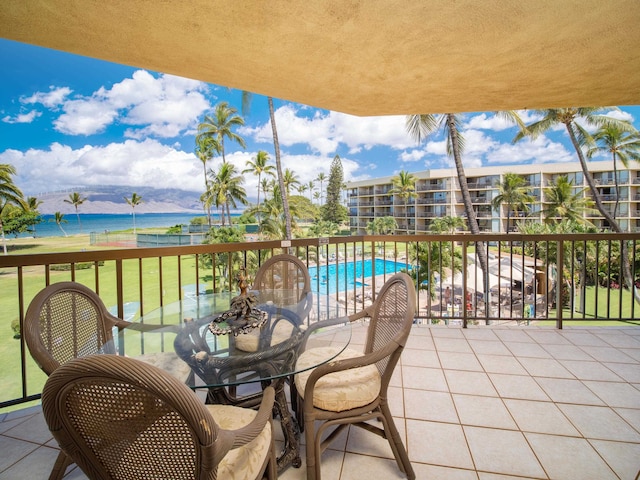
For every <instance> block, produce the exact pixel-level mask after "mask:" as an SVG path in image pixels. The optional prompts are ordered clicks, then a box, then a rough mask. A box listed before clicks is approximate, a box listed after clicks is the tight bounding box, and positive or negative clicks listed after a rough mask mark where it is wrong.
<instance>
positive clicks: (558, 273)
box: [545, 240, 564, 330]
mask: <svg viewBox="0 0 640 480" xmlns="http://www.w3.org/2000/svg"><path fill="white" fill-rule="evenodd" d="M557 249H558V262H557V263H558V264H557V265H556V276H557V278H556V328H558V329H559V330H562V285H563V279H562V277H563V272H564V241H563V240H558V246H557ZM545 289H546V290H547V295H546V298H547V302H548V300H549V279H548V278H547V285H546V286H545ZM548 311H549V308H548V306H547V312H548Z"/></svg>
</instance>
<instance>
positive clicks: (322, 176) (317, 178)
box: [316, 172, 327, 203]
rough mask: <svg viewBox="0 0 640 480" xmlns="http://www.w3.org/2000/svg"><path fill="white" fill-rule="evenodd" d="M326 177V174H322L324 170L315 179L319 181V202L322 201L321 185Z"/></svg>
mask: <svg viewBox="0 0 640 480" xmlns="http://www.w3.org/2000/svg"><path fill="white" fill-rule="evenodd" d="M326 179H327V176H326V175H325V174H324V172H320V173H319V174H318V176H317V177H316V180H317V181H319V182H320V203H322V186H323V184H324V181H325V180H326Z"/></svg>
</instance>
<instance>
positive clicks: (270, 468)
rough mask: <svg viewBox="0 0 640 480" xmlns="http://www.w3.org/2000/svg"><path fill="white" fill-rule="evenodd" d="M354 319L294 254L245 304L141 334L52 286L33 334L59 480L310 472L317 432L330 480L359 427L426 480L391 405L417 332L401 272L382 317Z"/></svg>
mask: <svg viewBox="0 0 640 480" xmlns="http://www.w3.org/2000/svg"><path fill="white" fill-rule="evenodd" d="M243 302H244V303H246V304H247V305H249V306H250V307H249V308H250V309H252V308H255V309H256V312H260V315H261V317H260V318H261V319H262V322H261V324H260V325H256V326H255V328H245V329H243V330H242V332H243V333H240V331H234V329H233V328H231V326H233V325H235V324H234V323H233V321H234V320H242V318H240V314H239V313H238V315H237V316H233V315H232V313H233V312H232V310H233V309H230V308H229V306H230V305H236V306H238V305H243V304H244V303H243ZM341 308H343V307H342V306H341V305H340V304H339V303H338V302H337V301H335V300H333V299H331V298H330V296H328V295H326V296H318V295H313V294H312V293H311V289H310V288H309V274H308V271H307V269H306V267H305V265H304V264H303V263H302V262H301V261H299V260H298V259H297V258H296V257H294V256H291V255H286V254H282V255H276V256H274V257H272V258H271V259H269V260H267V261H266V262H264V264H263V265H262V266H261V268H260V269H259V271H258V273H257V274H256V278H255V281H254V282H253V285H252V287H251V289H250V290H248V291H247V289H246V288H242V290H241V294H240V295H239V296H236V297H234V298H231V295H229V294H228V293H227V294H213V295H196V296H195V298H188V299H186V300H185V301H183V302H179V304H176V305H167V306H164V307H162V308H161V309H158V310H157V311H154V312H150V313H149V314H148V315H144V316H143V318H142V319H141V320H140V321H139V322H129V321H125V320H122V319H119V318H117V317H115V316H114V315H112V314H111V313H109V311H108V310H107V309H106V307H105V306H104V304H103V303H102V301H101V299H100V297H99V296H98V295H97V294H96V293H95V292H93V291H92V290H91V289H89V288H87V287H85V286H83V285H80V284H77V283H75V282H61V283H56V284H52V285H49V286H48V287H46V288H44V289H43V290H42V291H41V292H40V293H39V294H38V295H37V296H36V297H35V298H34V299H33V301H32V302H31V304H30V305H29V308H28V311H27V314H26V316H25V332H24V333H25V339H26V342H27V345H28V347H29V350H30V352H31V355H32V356H33V358H34V360H35V361H36V363H37V364H38V365H39V366H40V368H42V370H43V371H44V372H45V373H46V374H47V375H48V380H47V382H46V384H45V387H44V389H43V392H42V409H43V414H44V417H45V419H46V422H47V425H48V426H49V429H50V431H51V433H52V435H53V436H54V438H55V439H56V441H57V442H58V443H59V446H60V449H61V451H60V455H59V456H58V459H57V460H56V462H55V464H54V466H53V469H52V471H51V475H50V479H60V478H62V477H63V476H64V474H65V471H66V469H67V467H68V466H69V465H70V464H72V463H76V464H77V465H78V466H79V467H80V468H81V469H82V470H83V472H84V473H85V474H86V475H87V476H88V477H89V478H92V479H94V478H95V479H129V478H174V479H179V478H185V479H186V478H202V479H213V478H225V479H227V478H229V479H240V478H242V479H260V478H265V477H266V478H269V479H274V478H277V476H278V473H279V472H280V471H282V470H284V469H285V468H287V467H289V466H294V467H300V466H301V464H302V461H301V458H300V453H301V452H300V446H299V443H298V437H299V434H300V433H301V432H304V435H305V443H306V469H307V478H308V479H309V480H311V479H313V480H316V479H317V480H319V479H320V478H321V455H322V452H323V451H324V450H325V449H326V448H327V447H328V445H329V444H330V443H331V442H332V441H333V440H334V439H335V438H336V437H337V436H338V434H339V433H340V431H342V430H343V429H344V428H346V427H348V426H349V425H354V426H359V427H363V428H365V429H366V430H368V431H372V432H374V433H376V434H378V435H380V436H382V437H383V438H386V439H387V440H388V441H389V444H390V446H391V449H392V451H393V453H394V456H395V458H396V462H397V465H398V468H399V470H400V471H401V472H403V473H404V474H405V475H406V477H407V478H409V479H414V478H415V474H414V471H413V468H412V466H411V463H410V461H409V458H408V456H407V452H406V449H405V447H404V445H403V442H402V440H401V438H400V434H399V433H398V430H397V428H396V426H395V424H394V421H393V418H392V416H391V412H390V410H389V406H388V403H387V394H386V391H387V388H388V386H389V382H390V379H391V376H392V373H393V370H394V367H395V366H396V364H397V362H398V360H399V358H400V355H401V353H402V351H403V349H404V346H405V344H406V341H407V339H408V336H409V332H410V330H411V325H412V323H413V318H414V314H415V309H416V296H415V289H414V287H413V282H412V280H411V279H410V278H409V277H408V276H407V275H406V274H404V273H399V274H395V275H393V276H392V277H390V278H389V279H388V280H387V282H386V283H385V284H384V286H383V288H382V290H381V291H380V294H379V295H378V296H377V297H376V301H375V303H374V304H373V305H371V306H369V307H367V308H366V309H364V310H362V311H360V312H358V313H356V314H353V315H350V316H346V315H344V314H342V313H341V312H342V310H341ZM229 312H231V313H229ZM231 317H233V318H232V319H231ZM176 318H177V321H174V320H175V319H176ZM365 318H368V319H369V323H368V327H367V328H368V330H367V332H368V333H367V341H366V344H365V348H364V351H359V350H355V349H352V348H349V341H350V333H351V330H350V326H351V324H352V322H356V321H360V320H362V319H365ZM172 319H173V320H172ZM249 327H251V326H249ZM244 332H246V333H244ZM171 346H172V347H173V348H171ZM287 388H288V390H289V392H290V399H291V402H290V405H289V404H288V403H287V397H286V395H285V393H286V389H287ZM203 390H204V391H205V392H206V402H204V403H203V402H202V398H203V397H202V396H198V395H197V392H198V391H203ZM274 416H275V417H279V419H280V421H281V425H282V429H283V434H284V437H285V446H284V450H283V452H282V453H281V454H280V455H277V454H276V447H275V441H274V430H273V429H274V426H273V418H274ZM373 420H378V421H379V422H380V423H376V422H372V421H373ZM327 430H329V431H332V430H333V431H332V432H331V433H329V435H328V436H327V435H326V434H325V433H326V432H327Z"/></svg>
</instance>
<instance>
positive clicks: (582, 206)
mask: <svg viewBox="0 0 640 480" xmlns="http://www.w3.org/2000/svg"><path fill="white" fill-rule="evenodd" d="M584 191H585V189H584V188H580V189H579V190H578V191H574V186H573V182H570V181H569V180H567V176H566V175H560V176H559V177H557V178H556V180H555V182H554V183H552V184H551V186H549V187H546V188H545V189H544V202H543V207H542V214H543V215H544V218H545V223H553V222H557V221H559V220H569V221H573V222H576V223H581V224H585V225H592V223H591V222H590V221H589V220H587V219H586V218H584V216H585V214H595V213H597V210H596V209H594V208H593V201H592V200H591V199H589V198H586V197H585V196H584Z"/></svg>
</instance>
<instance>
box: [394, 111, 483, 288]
mask: <svg viewBox="0 0 640 480" xmlns="http://www.w3.org/2000/svg"><path fill="white" fill-rule="evenodd" d="M460 125H461V117H460V116H459V115H454V114H452V113H447V114H443V115H437V116H435V115H430V114H422V115H409V116H408V117H407V130H408V132H409V135H411V136H412V137H413V138H414V139H415V140H417V141H418V142H422V140H423V139H424V138H426V137H427V136H428V135H430V134H432V133H433V132H435V131H437V130H439V129H441V128H442V129H444V131H445V134H446V135H447V154H448V155H450V156H453V161H454V163H455V165H456V172H457V174H458V182H459V183H460V192H461V193H462V203H463V204H464V210H465V212H466V214H467V224H468V225H469V230H470V231H471V233H472V234H474V235H479V234H480V227H479V226H478V219H477V217H476V212H475V210H474V209H473V202H472V201H471V194H470V193H469V186H468V185H467V177H466V175H465V173H464V166H463V165H462V151H463V149H464V139H463V138H462V136H461V135H460V133H459V131H460ZM476 252H477V254H478V261H479V263H480V268H481V269H482V271H483V272H484V273H485V276H484V285H483V286H484V291H485V292H488V291H489V278H488V276H487V275H488V273H489V262H488V259H487V254H486V252H485V249H484V243H483V242H477V245H476Z"/></svg>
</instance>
